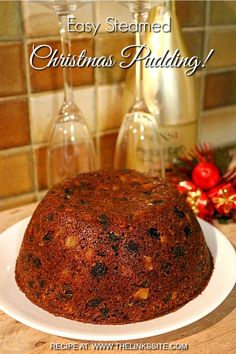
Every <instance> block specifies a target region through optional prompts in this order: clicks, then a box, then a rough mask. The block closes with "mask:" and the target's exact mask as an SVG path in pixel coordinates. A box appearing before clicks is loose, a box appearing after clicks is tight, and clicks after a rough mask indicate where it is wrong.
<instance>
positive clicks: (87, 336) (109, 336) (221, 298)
mask: <svg viewBox="0 0 236 354" xmlns="http://www.w3.org/2000/svg"><path fill="white" fill-rule="evenodd" d="M30 219H31V216H29V217H26V218H23V219H21V220H19V221H18V222H16V223H15V224H13V225H11V226H10V227H9V228H7V229H6V230H4V231H3V232H2V233H1V234H0V240H1V237H2V236H4V234H5V233H9V232H11V229H14V228H15V227H17V226H20V225H21V224H23V223H25V226H24V230H25V227H27V225H28V222H29V221H30ZM198 221H199V224H200V227H201V228H202V225H204V224H205V227H208V228H209V227H211V228H212V232H213V231H214V230H215V231H217V232H216V235H214V236H215V237H216V239H218V238H222V239H224V242H226V244H227V246H228V251H229V250H230V252H231V253H232V257H233V256H234V263H235V266H236V253H235V250H234V247H233V245H232V243H231V242H230V240H229V239H228V238H227V237H226V236H225V235H224V234H223V233H222V232H221V231H220V230H218V229H217V228H216V227H215V226H213V225H211V224H209V223H208V222H206V221H205V220H202V219H198ZM201 224H202V225H201ZM19 237H22V238H23V235H21V234H20V233H18V234H17V236H16V238H19ZM204 238H205V240H206V236H205V235H204ZM206 242H207V240H206ZM218 242H219V241H218ZM208 247H209V245H208ZM209 248H210V247H209ZM210 251H211V249H210ZM211 253H212V251H211ZM232 259H233V258H232ZM14 261H16V259H15V260H14ZM214 264H215V262H214ZM213 272H214V270H213ZM235 276H236V271H235ZM14 281H15V279H14ZM210 281H211V279H210ZM210 281H209V283H208V285H207V287H208V286H209V284H210ZM235 281H236V279H235V280H234V283H233V282H232V284H231V285H232V286H231V287H230V288H227V289H226V290H225V291H224V292H223V293H222V294H221V296H218V298H217V301H215V302H213V303H212V305H211V306H208V307H207V308H206V309H205V311H201V312H198V313H196V314H194V315H193V316H191V317H189V318H187V319H185V320H183V321H182V322H181V321H180V322H179V323H178V324H176V323H174V324H173V325H172V324H170V325H168V326H167V329H166V328H163V329H159V330H157V328H156V327H153V328H151V329H148V330H147V331H145V324H147V323H148V322H149V323H150V322H151V321H155V320H157V319H160V318H163V317H165V316H167V315H168V314H166V315H164V316H161V317H157V318H156V319H152V320H148V321H142V322H136V323H132V324H121V325H96V324H91V323H88V324H86V325H89V326H91V331H92V327H94V329H95V327H101V326H102V327H104V328H105V327H112V328H113V329H114V332H115V329H116V328H117V327H119V328H120V327H124V328H125V327H126V328H127V326H129V327H130V326H131V327H132V326H135V325H136V324H143V327H144V331H143V332H142V333H139V332H137V333H135V331H134V332H131V333H126V334H125V335H123V334H121V335H119V334H113V333H109V334H107V335H106V338H105V334H104V335H103V334H98V335H96V331H94V332H93V334H92V333H90V334H88V333H85V334H84V333H82V334H77V333H70V332H69V331H68V330H65V331H63V330H61V329H56V328H50V326H48V327H47V325H46V326H45V325H41V324H40V323H37V322H34V318H33V319H32V321H28V320H27V319H25V318H24V317H23V318H22V317H21V316H20V315H18V314H15V313H14V311H12V310H11V309H9V308H8V307H7V306H5V305H4V304H2V303H0V309H1V310H2V311H3V312H4V313H6V314H7V315H8V316H10V317H12V318H14V319H16V320H17V321H19V322H21V323H23V324H24V325H27V326H29V327H31V328H34V329H36V330H39V331H41V332H44V333H48V334H52V335H56V336H61V337H66V338H70V339H77V340H90V341H112V340H113V341H114V340H116V341H118V340H133V339H141V338H148V337H152V336H158V335H161V334H164V333H169V332H172V331H174V330H177V329H180V328H183V327H186V326H187V325H189V324H192V323H194V322H196V321H198V320H200V319H202V318H204V317H205V316H207V315H208V314H210V313H211V312H212V311H214V310H215V309H216V308H217V307H218V306H219V305H220V304H221V303H223V301H224V300H225V299H226V298H227V297H228V295H229V294H230V293H231V291H232V290H233V288H234V286H235ZM15 283H16V282H15ZM16 285H17V284H16ZM207 287H206V288H205V289H207ZM205 289H204V290H205ZM18 290H19V292H21V293H22V294H24V293H23V292H22V291H21V290H20V289H19V288H18ZM199 296H202V294H199V295H198V296H197V297H196V298H195V299H197V298H198V297H199ZM25 300H26V301H28V302H29V303H30V304H31V305H33V306H35V307H37V308H38V309H40V310H42V311H45V310H43V309H41V308H40V307H38V306H37V305H34V304H33V303H32V302H31V301H30V300H29V299H28V298H27V297H26V296H25ZM193 300H194V299H193ZM193 300H191V301H193ZM191 301H190V302H191ZM188 303H189V302H188ZM188 303H187V304H188ZM184 306H185V305H184ZM184 306H182V307H180V308H179V309H178V310H180V309H181V308H183V307H184ZM178 310H176V311H173V312H171V313H172V314H175V313H177V312H178ZM45 313H46V314H49V313H48V312H47V311H45ZM50 315H52V314H50ZM55 317H56V318H57V319H58V320H60V319H63V320H64V318H63V317H57V316H55ZM67 320H68V321H71V322H73V324H75V323H78V324H84V323H82V322H76V321H73V320H70V319H67ZM78 332H79V331H78ZM91 336H93V337H92V338H91Z"/></svg>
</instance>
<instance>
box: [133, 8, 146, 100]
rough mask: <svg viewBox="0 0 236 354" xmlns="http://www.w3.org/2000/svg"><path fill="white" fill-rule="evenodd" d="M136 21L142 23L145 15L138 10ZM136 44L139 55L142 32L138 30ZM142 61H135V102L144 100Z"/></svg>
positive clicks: (135, 15) (134, 15)
mask: <svg viewBox="0 0 236 354" xmlns="http://www.w3.org/2000/svg"><path fill="white" fill-rule="evenodd" d="M133 17H134V21H135V23H136V25H138V24H139V23H140V20H141V19H142V18H144V15H143V14H142V13H141V14H140V13H138V12H135V13H134V14H133ZM135 44H136V54H137V55H138V53H139V51H140V46H141V33H140V32H139V31H137V32H136V33H135ZM142 70H143V67H142V62H141V61H140V60H136V62H135V103H137V104H138V103H140V102H144V96H143V80H142Z"/></svg>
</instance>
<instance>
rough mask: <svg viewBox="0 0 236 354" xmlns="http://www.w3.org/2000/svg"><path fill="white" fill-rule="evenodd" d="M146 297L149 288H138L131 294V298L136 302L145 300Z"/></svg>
mask: <svg viewBox="0 0 236 354" xmlns="http://www.w3.org/2000/svg"><path fill="white" fill-rule="evenodd" d="M148 296H149V288H140V289H139V290H137V291H136V292H135V293H134V294H133V297H134V298H135V299H138V300H147V298H148Z"/></svg>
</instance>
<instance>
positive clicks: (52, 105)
mask: <svg viewBox="0 0 236 354" xmlns="http://www.w3.org/2000/svg"><path fill="white" fill-rule="evenodd" d="M94 96H95V89H94V87H89V88H80V89H74V99H75V102H76V104H77V105H78V107H79V108H80V109H81V110H82V112H83V114H84V117H86V122H87V124H88V127H89V131H90V132H91V133H93V132H94V131H95V101H94V100H95V97H94ZM62 102H63V93H62V92H54V93H47V94H41V95H31V97H30V110H31V118H30V121H31V136H32V142H33V143H34V144H42V143H47V141H48V137H49V133H50V127H51V124H52V121H53V119H54V118H55V116H56V115H57V112H58V111H59V109H60V107H61V105H62Z"/></svg>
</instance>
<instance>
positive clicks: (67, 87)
mask: <svg viewBox="0 0 236 354" xmlns="http://www.w3.org/2000/svg"><path fill="white" fill-rule="evenodd" d="M69 17H70V15H69V14H59V15H58V20H59V25H60V37H61V51H62V55H63V56H64V57H65V58H67V57H68V54H71V35H70V33H69V32H68V30H67V24H68V19H69ZM62 71H63V81H64V102H66V103H72V102H73V88H72V79H71V68H70V67H65V66H63V68H62Z"/></svg>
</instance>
